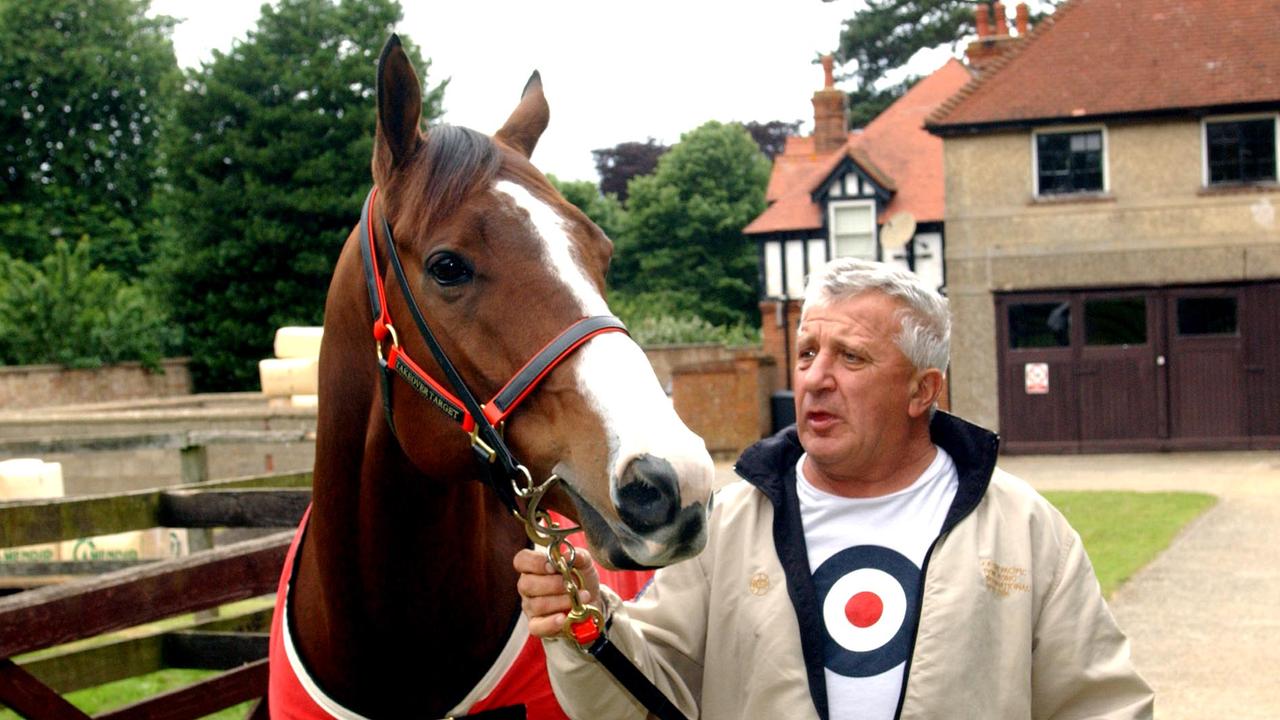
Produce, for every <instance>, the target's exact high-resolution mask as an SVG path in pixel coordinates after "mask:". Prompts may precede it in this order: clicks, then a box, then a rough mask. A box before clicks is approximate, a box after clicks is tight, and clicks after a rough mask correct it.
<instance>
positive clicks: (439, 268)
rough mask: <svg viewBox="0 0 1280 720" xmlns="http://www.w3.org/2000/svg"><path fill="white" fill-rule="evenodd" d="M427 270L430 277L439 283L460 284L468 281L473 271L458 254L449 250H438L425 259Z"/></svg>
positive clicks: (446, 284) (447, 284)
mask: <svg viewBox="0 0 1280 720" xmlns="http://www.w3.org/2000/svg"><path fill="white" fill-rule="evenodd" d="M427 272H429V273H431V277H432V279H434V280H435V281H436V282H437V283H440V284H441V285H445V286H449V285H461V284H462V283H465V282H470V280H471V277H472V275H473V274H474V273H472V271H471V266H469V265H467V262H466V261H465V260H463V259H462V258H461V257H459V256H458V255H455V254H454V253H451V252H440V253H436V254H435V255H433V256H432V257H431V258H430V259H429V260H428V261H427Z"/></svg>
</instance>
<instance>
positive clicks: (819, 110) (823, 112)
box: [813, 55, 849, 155]
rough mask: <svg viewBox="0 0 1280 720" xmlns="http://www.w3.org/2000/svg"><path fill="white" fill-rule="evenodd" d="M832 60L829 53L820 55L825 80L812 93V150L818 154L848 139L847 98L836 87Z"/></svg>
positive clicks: (824, 152)
mask: <svg viewBox="0 0 1280 720" xmlns="http://www.w3.org/2000/svg"><path fill="white" fill-rule="evenodd" d="M834 62H835V60H834V59H833V58H832V57H831V56H830V55H823V56H822V71H823V75H824V76H825V79H826V82H825V84H824V85H823V88H822V89H821V90H819V91H817V92H815V93H814V94H813V150H814V152H815V153H817V154H819V155H826V154H827V153H830V152H834V151H836V150H839V149H840V148H842V147H844V144H845V143H846V142H848V140H849V128H848V120H847V119H846V116H847V114H848V110H849V98H848V96H846V95H845V94H844V92H843V91H842V90H837V89H836V86H835V78H834V76H833V74H832V67H833V64H834Z"/></svg>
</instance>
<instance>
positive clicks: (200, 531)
mask: <svg viewBox="0 0 1280 720" xmlns="http://www.w3.org/2000/svg"><path fill="white" fill-rule="evenodd" d="M181 453H182V483H183V484H184V485H186V484H190V483H198V482H208V480H209V448H208V446H207V445H187V446H185V447H183V448H182V450H181ZM212 549H213V529H212V528H191V529H189V530H187V552H189V553H191V554H193V555H194V554H195V553H197V552H200V551H201V550H212ZM217 616H218V608H216V607H215V608H209V609H208V610H201V611H200V612H198V613H196V619H197V620H210V619H213V618H215V617H217Z"/></svg>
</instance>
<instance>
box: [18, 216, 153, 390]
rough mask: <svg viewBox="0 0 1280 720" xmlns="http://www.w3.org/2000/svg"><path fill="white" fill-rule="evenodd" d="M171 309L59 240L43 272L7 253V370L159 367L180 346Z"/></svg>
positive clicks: (81, 247)
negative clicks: (130, 364)
mask: <svg viewBox="0 0 1280 720" xmlns="http://www.w3.org/2000/svg"><path fill="white" fill-rule="evenodd" d="M163 307H164V305H163V303H161V302H159V301H157V300H156V299H155V298H154V297H152V296H151V295H150V294H149V293H148V292H147V290H146V289H145V288H144V285H143V284H142V283H128V282H125V281H124V280H123V279H122V278H121V277H120V276H119V275H117V274H116V273H113V272H111V271H109V270H106V269H104V268H102V267H95V266H94V265H93V261H92V259H91V258H90V253H89V245H88V243H86V242H80V243H78V244H76V246H75V247H74V248H72V247H71V246H70V245H68V244H67V243H66V242H65V241H62V240H58V241H57V242H56V243H55V244H54V248H53V252H51V253H50V254H49V255H47V256H46V257H45V258H44V259H43V260H41V261H40V263H38V264H32V263H28V262H26V261H23V260H18V259H15V258H11V257H9V256H8V255H7V254H4V253H0V364H5V365H31V364H39V363H56V364H59V365H66V366H70V367H97V366H100V365H104V364H108V363H114V362H120V361H123V360H141V361H142V362H144V363H146V364H148V365H153V366H154V365H155V364H156V363H157V362H159V360H160V359H161V358H163V357H164V356H165V355H166V354H168V353H169V352H170V351H172V350H173V349H174V348H175V347H176V346H177V340H178V337H177V334H178V333H177V331H176V330H175V329H174V326H173V325H172V323H170V322H169V320H168V318H167V317H165V314H164V310H163Z"/></svg>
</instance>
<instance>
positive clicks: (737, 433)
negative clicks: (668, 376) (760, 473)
mask: <svg viewBox="0 0 1280 720" xmlns="http://www.w3.org/2000/svg"><path fill="white" fill-rule="evenodd" d="M774 377H775V373H774V362H773V358H772V357H770V356H768V355H766V354H764V353H762V352H760V351H758V350H755V349H754V348H753V349H750V350H739V351H736V352H735V356H734V358H733V359H730V360H712V361H708V362H702V363H693V364H688V365H683V366H680V367H677V368H675V369H674V371H673V373H672V381H671V386H672V392H671V401H672V403H673V405H674V406H675V409H676V413H677V414H678V415H679V416H680V418H681V419H682V420H684V422H685V424H686V425H688V426H689V429H690V430H692V431H694V432H695V433H697V434H698V435H700V436H702V438H703V440H705V441H706V442H707V449H708V450H709V451H710V452H711V454H712V455H713V456H715V457H717V458H722V459H732V458H736V457H737V456H738V453H740V452H742V451H743V450H744V449H746V447H747V446H748V445H751V444H752V443H754V442H755V441H757V440H759V439H760V438H762V437H764V436H765V435H768V434H769V429H770V420H771V418H770V409H769V397H770V396H771V395H772V394H773V391H774V390H775V389H777V386H776V385H775V384H774Z"/></svg>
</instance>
